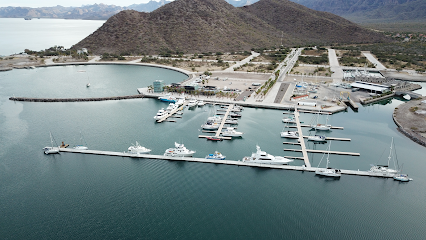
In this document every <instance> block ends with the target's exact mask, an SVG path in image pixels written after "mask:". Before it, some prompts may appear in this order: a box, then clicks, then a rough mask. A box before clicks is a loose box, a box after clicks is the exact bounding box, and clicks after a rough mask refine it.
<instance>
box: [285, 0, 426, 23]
mask: <svg viewBox="0 0 426 240" xmlns="http://www.w3.org/2000/svg"><path fill="white" fill-rule="evenodd" d="M293 1H294V2H296V3H299V4H302V5H304V6H306V7H308V8H311V9H315V10H318V11H326V12H331V13H334V14H337V15H339V16H342V17H345V18H346V19H349V20H351V21H355V22H360V23H361V22H398V21H401V20H410V21H422V20H423V21H424V20H426V0H293Z"/></svg>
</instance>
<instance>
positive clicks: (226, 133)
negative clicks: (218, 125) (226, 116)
mask: <svg viewBox="0 0 426 240" xmlns="http://www.w3.org/2000/svg"><path fill="white" fill-rule="evenodd" d="M243 134H244V133H243V132H237V131H235V129H234V128H233V127H227V128H226V129H225V131H223V132H222V136H224V137H242V136H243Z"/></svg>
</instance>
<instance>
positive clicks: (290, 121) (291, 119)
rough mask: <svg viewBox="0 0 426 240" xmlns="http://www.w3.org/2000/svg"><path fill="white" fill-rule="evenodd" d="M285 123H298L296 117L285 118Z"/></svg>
mask: <svg viewBox="0 0 426 240" xmlns="http://www.w3.org/2000/svg"><path fill="white" fill-rule="evenodd" d="M283 123H296V119H294V117H288V118H283Z"/></svg>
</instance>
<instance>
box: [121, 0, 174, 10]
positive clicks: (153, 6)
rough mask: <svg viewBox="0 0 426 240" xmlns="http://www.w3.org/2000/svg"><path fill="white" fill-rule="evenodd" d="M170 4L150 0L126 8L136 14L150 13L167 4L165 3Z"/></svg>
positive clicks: (162, 0) (163, 1)
mask: <svg viewBox="0 0 426 240" xmlns="http://www.w3.org/2000/svg"><path fill="white" fill-rule="evenodd" d="M170 2H171V1H165V0H161V1H159V2H157V1H153V0H151V1H149V2H148V3H141V4H132V5H130V6H128V7H127V8H128V9H133V10H136V11H138V12H152V11H154V10H155V9H157V8H159V7H161V6H163V5H165V4H167V3H170Z"/></svg>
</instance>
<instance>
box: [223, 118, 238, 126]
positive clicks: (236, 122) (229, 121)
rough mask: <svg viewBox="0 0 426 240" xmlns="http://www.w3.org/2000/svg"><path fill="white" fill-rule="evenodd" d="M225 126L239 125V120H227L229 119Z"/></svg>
mask: <svg viewBox="0 0 426 240" xmlns="http://www.w3.org/2000/svg"><path fill="white" fill-rule="evenodd" d="M225 124H231V125H237V124H238V120H237V119H232V118H227V119H225Z"/></svg>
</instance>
